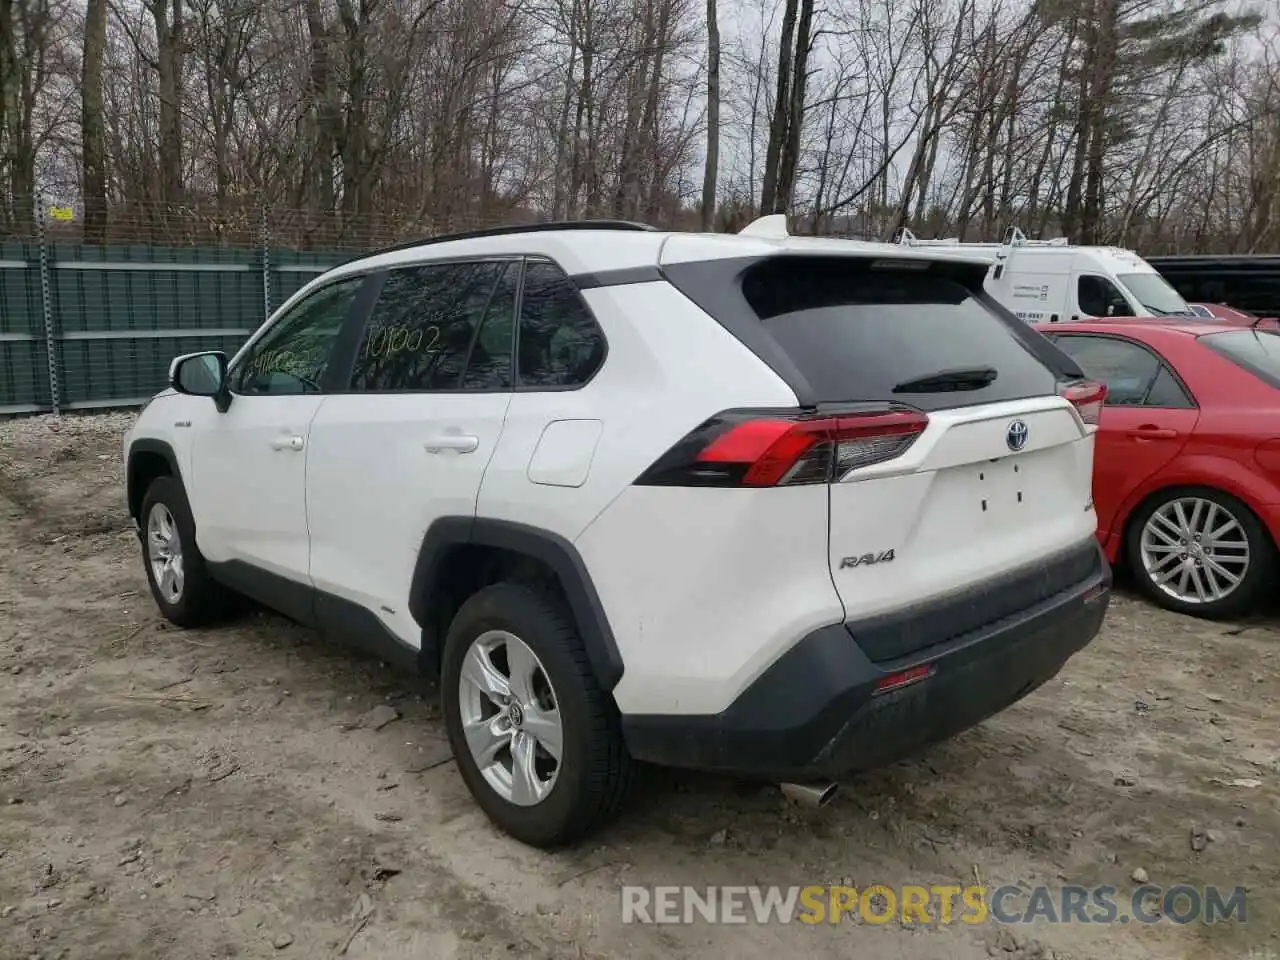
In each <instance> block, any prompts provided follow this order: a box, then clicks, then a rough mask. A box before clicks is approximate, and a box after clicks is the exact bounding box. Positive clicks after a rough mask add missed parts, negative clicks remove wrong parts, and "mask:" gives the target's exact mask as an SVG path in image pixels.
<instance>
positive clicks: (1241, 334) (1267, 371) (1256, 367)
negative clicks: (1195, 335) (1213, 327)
mask: <svg viewBox="0 0 1280 960" xmlns="http://www.w3.org/2000/svg"><path fill="white" fill-rule="evenodd" d="M1200 342H1201V343H1203V344H1204V345H1205V346H1206V347H1208V348H1209V349H1210V350H1212V351H1213V352H1214V353H1217V354H1220V355H1222V356H1224V357H1226V358H1227V359H1228V360H1230V361H1231V362H1232V363H1234V364H1235V365H1236V366H1237V367H1240V368H1241V369H1243V370H1248V371H1249V372H1250V373H1252V374H1253V375H1254V376H1255V377H1257V378H1258V379H1260V380H1262V381H1264V382H1265V383H1267V384H1269V385H1270V386H1273V387H1276V388H1277V389H1280V331H1275V330H1226V331H1223V332H1221V333H1206V334H1204V335H1202V336H1201V337H1200Z"/></svg>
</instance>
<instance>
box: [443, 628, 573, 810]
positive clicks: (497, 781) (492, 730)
mask: <svg viewBox="0 0 1280 960" xmlns="http://www.w3.org/2000/svg"><path fill="white" fill-rule="evenodd" d="M458 705H459V713H460V716H461V721H462V732H463V736H464V737H465V738H466V741H467V746H468V747H469V748H470V750H471V756H472V759H473V760H475V763H476V767H477V768H478V769H479V771H480V774H481V776H483V777H484V778H485V780H486V781H487V782H488V784H489V786H490V787H492V788H493V790H494V792H496V793H497V794H498V796H500V797H502V799H504V800H506V801H507V802H508V803H512V804H514V805H516V806H520V807H531V806H534V805H536V804H538V803H540V802H542V801H543V800H544V799H546V797H547V796H548V795H549V794H550V793H551V790H552V788H553V787H554V786H555V783H556V778H557V777H558V776H559V773H560V756H561V751H562V749H563V744H564V725H563V723H562V721H561V717H560V702H559V700H558V699H557V697H556V693H555V689H554V688H553V687H552V685H551V680H550V678H549V677H548V676H547V672H546V670H545V669H544V668H543V666H542V661H540V660H539V659H538V656H537V654H535V653H534V652H533V650H532V649H530V647H529V645H528V644H526V643H525V642H524V641H523V640H521V639H520V638H519V637H517V636H516V635H515V634H513V633H509V632H507V631H505V630H490V631H488V632H486V633H483V634H481V635H480V636H479V637H477V638H476V639H475V640H474V641H473V642H472V643H471V646H470V647H469V648H468V649H467V653H466V656H465V658H464V659H463V662H462V672H461V675H460V676H459V678H458Z"/></svg>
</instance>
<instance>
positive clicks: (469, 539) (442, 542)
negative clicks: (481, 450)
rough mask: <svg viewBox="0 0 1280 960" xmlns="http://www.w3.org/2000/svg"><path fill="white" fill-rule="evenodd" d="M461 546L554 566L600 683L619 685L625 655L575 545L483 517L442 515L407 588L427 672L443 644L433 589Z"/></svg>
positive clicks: (432, 670)
mask: <svg viewBox="0 0 1280 960" xmlns="http://www.w3.org/2000/svg"><path fill="white" fill-rule="evenodd" d="M463 544H466V545H471V546H477V547H494V548H496V549H500V550H506V551H510V552H511V553H516V554H521V555H523V556H526V557H530V558H532V559H534V560H537V561H539V562H540V563H542V564H544V565H546V566H547V567H548V568H549V569H551V570H552V571H553V572H554V573H555V575H556V577H557V579H558V580H559V581H560V586H561V589H562V590H563V591H564V596H565V599H566V601H568V604H569V612H570V613H571V614H572V615H573V618H574V621H575V623H576V624H577V627H578V632H579V634H580V636H581V637H582V644H583V646H584V647H585V648H586V652H587V659H588V660H589V661H590V663H591V670H592V673H594V674H595V678H596V682H598V683H599V684H600V686H601V687H602V688H603V689H605V690H612V689H613V688H614V687H616V686H617V685H618V681H619V680H621V679H622V672H623V663H622V655H621V654H620V653H619V651H618V644H617V641H616V640H615V639H614V636H613V630H612V628H611V627H610V626H609V618H608V616H607V615H606V614H605V611H604V606H603V605H602V604H601V602H600V597H599V595H598V594H597V593H596V589H595V585H594V584H593V583H592V581H591V574H590V573H589V572H588V570H587V566H586V564H585V563H584V562H583V560H582V556H581V554H579V553H578V550H577V548H576V547H574V545H573V544H572V543H570V542H569V541H568V540H566V539H565V538H564V537H562V536H560V535H559V534H556V533H552V532H551V531H549V530H543V529H541V528H538V527H531V526H527V525H526V524H522V523H514V522H512V521H509V520H490V519H486V518H483V517H460V516H452V517H438V518H436V519H435V520H434V521H432V523H431V526H430V527H428V528H427V532H426V535H425V536H424V537H423V538H422V548H421V550H419V552H418V560H417V563H416V564H415V566H414V570H413V580H412V583H411V586H410V591H409V612H410V614H412V615H413V618H414V620H416V621H417V622H418V625H419V626H421V627H422V628H423V630H422V650H421V652H420V654H419V666H420V668H421V669H422V671H423V672H424V673H426V674H427V675H428V676H434V675H436V674H437V672H438V669H439V668H438V665H439V662H440V654H441V648H442V646H443V643H444V638H443V637H442V636H440V635H439V631H437V630H436V629H434V628H433V626H432V625H431V617H430V607H431V597H432V592H433V590H434V588H435V584H436V583H437V582H438V581H439V578H440V576H441V572H442V564H443V563H444V561H445V559H446V558H447V556H448V554H449V551H450V549H452V548H453V547H456V546H460V545H463Z"/></svg>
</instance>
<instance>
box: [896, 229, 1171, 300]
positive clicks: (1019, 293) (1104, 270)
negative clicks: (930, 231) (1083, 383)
mask: <svg viewBox="0 0 1280 960" xmlns="http://www.w3.org/2000/svg"><path fill="white" fill-rule="evenodd" d="M898 243H899V244H901V245H903V246H908V247H943V248H952V249H954V250H955V251H956V253H958V254H963V255H964V257H965V258H966V259H972V258H974V257H977V258H980V259H985V260H988V261H989V262H990V263H991V269H990V271H988V273H987V280H986V284H985V286H986V290H987V292H988V293H990V294H991V295H992V296H993V297H995V299H996V300H998V301H999V302H1000V303H1001V304H1002V305H1003V306H1004V307H1006V308H1007V309H1009V310H1012V311H1013V312H1014V313H1015V314H1017V315H1018V316H1019V317H1020V318H1022V319H1023V320H1025V321H1027V323H1058V322H1060V321H1071V320H1091V319H1094V318H1096V317H1165V316H1194V313H1193V312H1192V310H1191V308H1190V307H1188V306H1187V303H1186V301H1185V300H1183V299H1182V297H1181V296H1180V295H1179V294H1178V292H1177V291H1176V290H1174V289H1173V287H1171V286H1169V284H1168V283H1167V282H1166V281H1165V279H1164V277H1162V276H1160V274H1159V272H1157V270H1156V269H1155V267H1153V266H1151V264H1149V263H1147V261H1145V260H1143V259H1142V258H1141V257H1140V256H1138V255H1137V254H1136V253H1134V252H1133V251H1132V250H1122V249H1120V248H1118V247H1076V246H1071V245H1070V244H1068V243H1067V241H1066V239H1065V238H1062V239H1059V240H1028V239H1027V238H1026V237H1025V236H1024V235H1023V233H1022V231H1021V230H1019V229H1017V228H1016V227H1014V228H1012V229H1011V230H1010V231H1009V232H1008V233H1007V234H1006V235H1005V239H1004V242H1003V243H962V242H961V241H959V240H917V239H916V238H915V237H914V236H913V235H912V234H911V231H909V230H905V229H904V230H903V231H902V232H901V233H900V234H899V236H898Z"/></svg>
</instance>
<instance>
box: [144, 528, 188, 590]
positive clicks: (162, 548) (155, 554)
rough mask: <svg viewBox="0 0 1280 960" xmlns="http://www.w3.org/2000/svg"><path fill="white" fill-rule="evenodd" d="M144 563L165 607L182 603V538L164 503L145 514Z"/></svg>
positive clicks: (184, 576)
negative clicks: (145, 557) (167, 604)
mask: <svg viewBox="0 0 1280 960" xmlns="http://www.w3.org/2000/svg"><path fill="white" fill-rule="evenodd" d="M147 562H148V564H149V565H150V567H151V576H152V578H153V579H154V580H155V584H156V589H157V590H158V591H159V592H160V595H161V596H162V597H164V599H165V601H166V602H168V603H177V602H178V601H179V600H181V599H182V588H183V585H184V583H185V582H186V575H185V571H184V568H183V562H182V538H181V536H179V534H178V524H177V523H176V522H175V521H174V519H173V514H172V513H171V512H170V511H169V508H168V507H166V506H165V505H164V504H163V503H157V504H155V505H153V506H152V508H151V512H150V513H149V514H147Z"/></svg>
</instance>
